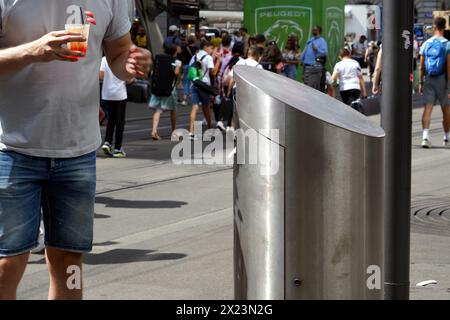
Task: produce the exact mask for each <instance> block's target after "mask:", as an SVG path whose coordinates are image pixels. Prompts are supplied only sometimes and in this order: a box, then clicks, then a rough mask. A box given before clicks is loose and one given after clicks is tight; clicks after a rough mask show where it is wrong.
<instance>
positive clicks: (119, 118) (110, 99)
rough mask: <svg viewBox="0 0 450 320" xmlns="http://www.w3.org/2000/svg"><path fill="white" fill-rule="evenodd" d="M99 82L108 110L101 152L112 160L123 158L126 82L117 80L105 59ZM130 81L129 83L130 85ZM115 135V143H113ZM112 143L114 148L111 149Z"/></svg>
mask: <svg viewBox="0 0 450 320" xmlns="http://www.w3.org/2000/svg"><path fill="white" fill-rule="evenodd" d="M100 80H101V81H103V86H102V100H103V102H104V103H105V104H106V107H107V109H108V115H109V119H108V125H107V127H106V136H105V142H104V143H103V146H102V150H103V152H104V153H105V154H106V155H107V156H110V157H113V158H125V157H126V156H127V154H126V153H125V150H124V149H123V147H122V142H123V133H124V131H125V122H126V111H127V98H128V96H127V87H126V82H125V81H122V80H120V79H118V78H117V77H116V76H115V75H114V73H113V71H112V70H111V68H110V67H109V65H108V61H107V60H106V57H103V58H102V63H101V66H100ZM131 82H132V81H129V83H131ZM114 134H115V141H114ZM113 142H114V148H113Z"/></svg>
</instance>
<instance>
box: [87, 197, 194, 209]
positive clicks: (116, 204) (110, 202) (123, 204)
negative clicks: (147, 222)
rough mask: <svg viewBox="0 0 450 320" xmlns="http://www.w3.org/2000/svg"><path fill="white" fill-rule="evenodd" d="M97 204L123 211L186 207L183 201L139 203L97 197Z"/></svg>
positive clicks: (137, 201) (136, 201)
mask: <svg viewBox="0 0 450 320" xmlns="http://www.w3.org/2000/svg"><path fill="white" fill-rule="evenodd" d="M95 203H98V204H104V205H105V206H106V207H107V208H123V209H177V208H181V207H183V206H186V205H187V204H188V203H187V202H182V201H139V200H123V199H113V198H109V197H97V198H96V200H95Z"/></svg>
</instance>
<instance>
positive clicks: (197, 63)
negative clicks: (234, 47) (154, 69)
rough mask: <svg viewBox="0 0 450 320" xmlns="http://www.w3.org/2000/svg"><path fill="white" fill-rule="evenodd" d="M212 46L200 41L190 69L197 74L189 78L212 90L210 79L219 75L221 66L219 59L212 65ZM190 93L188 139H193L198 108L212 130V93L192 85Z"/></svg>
mask: <svg viewBox="0 0 450 320" xmlns="http://www.w3.org/2000/svg"><path fill="white" fill-rule="evenodd" d="M213 53H214V46H213V45H212V43H211V42H209V41H202V42H201V44H200V51H199V52H198V53H197V54H195V55H194V56H193V57H192V59H191V62H190V63H189V65H190V67H194V68H195V69H196V70H197V74H196V76H195V77H194V78H195V79H193V78H191V81H195V80H200V82H202V83H203V84H204V85H206V86H205V87H210V88H211V89H212V84H213V83H212V79H213V78H214V77H215V76H216V75H217V74H218V73H219V68H220V64H221V59H219V57H216V58H217V59H216V63H214V58H213V56H212V55H213ZM191 90H192V91H191V93H192V111H191V115H190V125H189V129H190V139H195V138H196V137H195V121H196V120H197V112H198V109H199V107H200V106H201V107H202V110H203V115H204V116H205V119H206V122H207V125H208V129H211V128H212V119H211V102H212V93H211V92H208V91H206V90H203V89H202V88H199V87H197V86H195V85H194V83H192V87H191Z"/></svg>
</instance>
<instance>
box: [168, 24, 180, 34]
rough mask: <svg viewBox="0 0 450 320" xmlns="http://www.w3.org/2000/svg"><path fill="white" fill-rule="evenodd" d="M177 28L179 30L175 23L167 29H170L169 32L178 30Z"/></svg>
mask: <svg viewBox="0 0 450 320" xmlns="http://www.w3.org/2000/svg"><path fill="white" fill-rule="evenodd" d="M179 30H180V28H178V27H177V26H175V25H173V26H170V27H169V31H171V32H175V31H179Z"/></svg>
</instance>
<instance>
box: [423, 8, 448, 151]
mask: <svg viewBox="0 0 450 320" xmlns="http://www.w3.org/2000/svg"><path fill="white" fill-rule="evenodd" d="M446 24H447V22H446V20H445V19H444V18H440V17H439V18H436V19H434V23H433V30H434V36H433V37H431V38H430V39H428V40H427V41H426V42H425V43H424V44H423V45H422V47H421V48H420V67H419V94H420V95H422V96H423V98H424V102H425V110H424V113H423V117H422V127H423V135H422V147H423V148H425V149H430V148H431V146H432V144H431V140H430V124H431V114H432V113H433V108H434V105H435V103H436V101H439V102H440V104H441V108H442V113H443V118H444V121H443V126H444V139H443V145H444V146H446V147H447V146H448V144H449V138H450V107H449V100H448V99H449V94H448V92H449V88H448V85H449V80H448V79H450V42H449V41H448V40H447V39H446V38H444V31H445V28H446Z"/></svg>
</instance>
